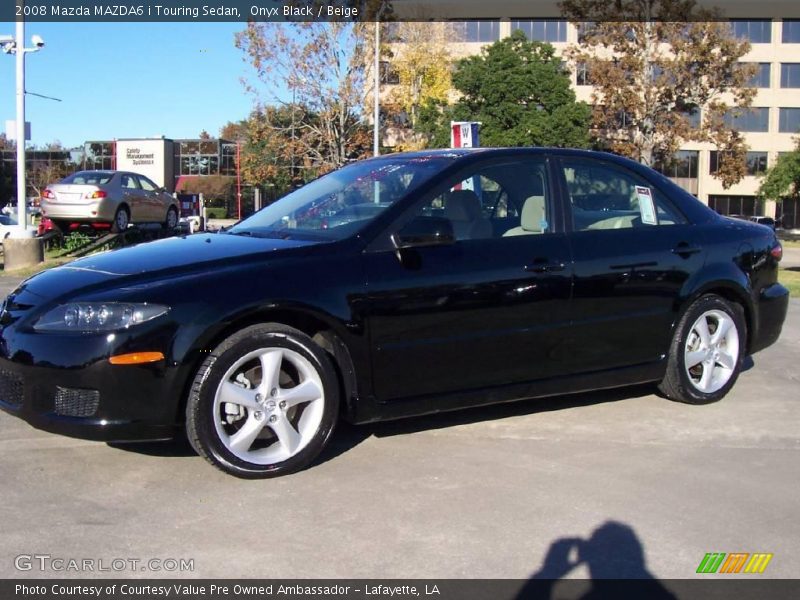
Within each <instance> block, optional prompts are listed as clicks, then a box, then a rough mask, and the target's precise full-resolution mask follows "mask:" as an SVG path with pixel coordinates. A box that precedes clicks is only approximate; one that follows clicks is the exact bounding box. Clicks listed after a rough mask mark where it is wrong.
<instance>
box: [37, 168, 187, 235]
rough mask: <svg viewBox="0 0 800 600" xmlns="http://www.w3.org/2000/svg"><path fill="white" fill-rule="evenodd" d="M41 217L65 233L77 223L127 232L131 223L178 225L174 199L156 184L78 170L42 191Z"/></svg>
mask: <svg viewBox="0 0 800 600" xmlns="http://www.w3.org/2000/svg"><path fill="white" fill-rule="evenodd" d="M41 209H42V215H43V216H45V217H47V218H49V219H50V220H51V221H52V222H53V225H55V227H57V228H58V229H60V230H61V231H63V232H66V231H67V230H68V229H69V228H70V226H71V225H72V224H74V223H78V224H80V223H110V224H111V227H112V230H113V231H124V230H125V229H126V228H127V227H128V224H129V223H163V224H164V226H165V227H167V228H168V229H174V228H175V226H176V225H177V224H178V208H177V205H176V203H175V199H174V198H173V197H172V196H171V195H170V194H169V193H167V191H166V190H165V189H164V188H162V187H159V186H157V185H156V184H155V183H153V181H151V180H150V179H148V178H147V177H145V176H144V175H139V174H138V173H129V172H127V171H79V172H77V173H73V174H72V175H70V176H69V177H65V178H64V179H62V180H61V181H60V182H58V183H56V184H53V185H49V186H47V188H46V189H45V190H44V191H43V192H42V201H41Z"/></svg>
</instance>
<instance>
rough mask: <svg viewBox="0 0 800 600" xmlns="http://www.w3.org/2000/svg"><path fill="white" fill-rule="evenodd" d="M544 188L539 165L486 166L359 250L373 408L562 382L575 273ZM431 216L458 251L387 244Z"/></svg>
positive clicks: (532, 159) (541, 161) (544, 173)
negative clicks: (446, 227)
mask: <svg viewBox="0 0 800 600" xmlns="http://www.w3.org/2000/svg"><path fill="white" fill-rule="evenodd" d="M552 190H553V188H552V185H551V175H550V171H549V167H548V163H547V161H546V159H545V158H544V157H542V156H540V155H528V156H516V157H514V158H513V159H505V160H500V161H497V160H495V161H490V162H487V161H484V162H483V163H479V164H478V165H477V166H475V167H473V168H471V169H469V170H467V171H464V172H462V173H460V174H459V175H457V176H455V177H453V178H452V179H451V180H450V181H448V182H444V183H443V185H442V186H441V188H439V189H437V191H436V192H434V193H432V194H431V195H429V196H428V197H426V198H423V199H422V200H421V201H420V202H419V203H417V205H416V206H415V207H413V208H412V209H410V210H409V211H407V213H406V214H405V215H404V217H403V218H402V219H401V220H400V222H399V223H396V224H395V226H393V228H392V229H391V230H390V231H387V232H386V234H385V236H383V237H382V238H379V240H377V241H376V242H377V243H376V244H374V245H373V246H372V247H371V248H370V249H369V250H368V251H367V253H366V254H365V264H366V275H367V281H368V294H367V296H366V301H365V303H364V311H365V313H366V314H365V317H366V321H367V323H368V327H369V331H370V338H371V341H370V343H371V350H372V352H371V355H372V360H373V381H374V393H375V396H376V397H377V398H378V400H379V401H393V400H398V399H401V398H405V397H418V396H423V395H426V394H442V393H449V392H458V391H463V390H472V389H479V388H484V387H493V386H500V385H504V384H513V383H520V382H527V381H532V380H536V379H540V378H545V377H550V376H553V375H558V374H561V373H563V362H562V361H561V360H560V358H559V353H560V351H561V347H562V343H563V341H564V340H565V339H566V337H567V335H566V333H567V330H568V328H569V323H568V318H569V299H570V288H571V277H572V273H571V264H570V262H571V261H570V256H569V248H568V245H567V241H566V237H565V235H564V233H563V231H561V230H560V227H559V226H558V225H557V224H556V219H554V218H553V214H554V212H555V197H554V193H553V191H552ZM529 199H532V200H530V206H529V207H528V209H527V210H523V207H524V205H525V204H526V201H528V200H529ZM499 202H502V203H504V208H503V209H502V210H498V209H497V205H498V203H499ZM482 204H483V205H484V206H481V205H482ZM523 212H524V213H525V215H526V217H527V219H526V222H525V224H524V225H525V227H523V226H522V225H523V224H522V213H523ZM493 215H502V216H497V218H496V219H494V222H493V219H492V216H493ZM430 217H439V218H441V217H444V218H447V219H449V220H450V221H451V223H452V225H453V229H454V231H455V234H456V242H455V243H454V244H452V245H447V246H435V247H423V248H414V249H405V250H402V251H397V250H395V249H394V248H393V247H392V246H391V244H389V243H388V242H386V240H388V238H389V236H390V234H391V233H393V232H394V231H397V230H399V229H401V228H402V225H403V224H404V222H408V221H410V220H412V219H415V218H417V219H418V218H423V219H424V218H430Z"/></svg>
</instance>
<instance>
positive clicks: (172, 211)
mask: <svg viewBox="0 0 800 600" xmlns="http://www.w3.org/2000/svg"><path fill="white" fill-rule="evenodd" d="M163 226H164V229H167V230H170V231H171V230H173V229H175V228H176V227H177V226H178V210H177V209H176V208H175V207H174V206H170V207H169V209H168V210H167V218H166V219H164V223H163Z"/></svg>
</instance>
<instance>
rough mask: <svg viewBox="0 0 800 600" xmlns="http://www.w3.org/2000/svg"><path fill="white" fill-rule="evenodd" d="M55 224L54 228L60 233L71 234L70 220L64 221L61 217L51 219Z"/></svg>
mask: <svg viewBox="0 0 800 600" xmlns="http://www.w3.org/2000/svg"><path fill="white" fill-rule="evenodd" d="M50 222H51V223H52V224H53V229H54V230H55V231H57V232H58V233H60V234H61V235H62V236H64V235H68V234H69V226H70V222H69V221H62V220H61V219H50Z"/></svg>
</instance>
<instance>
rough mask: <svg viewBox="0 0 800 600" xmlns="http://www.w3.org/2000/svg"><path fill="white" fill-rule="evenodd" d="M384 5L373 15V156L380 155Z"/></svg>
mask: <svg viewBox="0 0 800 600" xmlns="http://www.w3.org/2000/svg"><path fill="white" fill-rule="evenodd" d="M385 8H386V5H385V4H384V3H383V2H381V6H380V8H379V9H378V12H377V14H376V15H375V66H374V71H375V73H374V88H375V89H374V91H373V94H374V95H375V98H374V113H373V115H372V120H373V127H372V154H373V156H380V155H381V134H380V129H381V126H380V117H381V99H380V91H381V74H380V69H381V16H382V15H383V10H384V9H385Z"/></svg>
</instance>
